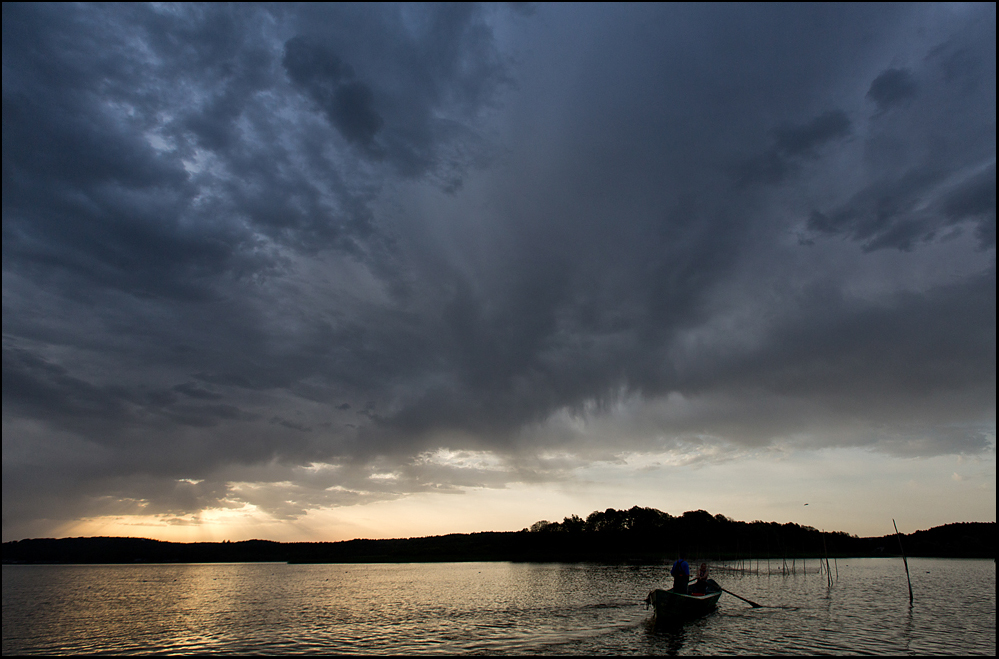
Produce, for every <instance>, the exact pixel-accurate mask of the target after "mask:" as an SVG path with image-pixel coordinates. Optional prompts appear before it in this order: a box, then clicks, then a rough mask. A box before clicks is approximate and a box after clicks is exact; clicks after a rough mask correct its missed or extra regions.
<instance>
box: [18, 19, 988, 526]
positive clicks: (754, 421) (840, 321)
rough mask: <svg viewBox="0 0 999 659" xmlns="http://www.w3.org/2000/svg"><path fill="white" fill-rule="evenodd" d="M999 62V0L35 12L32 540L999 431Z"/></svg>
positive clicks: (27, 240)
mask: <svg viewBox="0 0 999 659" xmlns="http://www.w3.org/2000/svg"><path fill="white" fill-rule="evenodd" d="M995 61H996V54H995V8H994V5H967V6H965V5H962V6H952V5H944V6H934V5H929V6H925V5H906V6H900V5H889V6H876V7H868V6H866V5H856V6H850V7H843V6H824V5H818V6H815V5H807V6H799V5H791V6H780V7H766V8H764V7H754V6H737V7H724V8H723V7H718V6H707V7H702V6H671V5H667V6H637V7H625V8H618V7H616V6H576V7H567V8H564V7H558V6H540V7H537V8H535V10H534V11H529V12H519V11H517V10H516V9H511V8H501V7H498V6H486V7H481V6H475V5H460V6H457V5H455V6H440V7H437V6H435V7H430V6H361V5H350V6H344V5H332V6H323V7H312V6H301V7H298V6H296V7H289V8H287V9H286V8H284V7H283V6H282V7H270V6H266V7H265V6H257V5H236V6H218V5H207V6H201V5H185V6H181V7H176V8H170V7H161V6H159V5H134V6H133V5H128V6H107V5H97V6H91V5H80V6H72V7H69V6H61V5H57V6H36V5H4V8H3V62H4V65H3V66H4V73H3V288H4V297H3V331H4V338H3V483H4V485H3V489H4V498H3V500H4V504H3V507H4V513H3V519H4V538H5V539H8V538H9V537H22V536H23V535H24V534H26V533H27V532H28V531H27V529H31V532H32V533H34V534H38V532H39V531H38V530H39V529H42V530H44V529H45V528H48V527H47V526H46V525H49V526H51V527H54V526H55V525H58V523H60V522H61V521H64V520H68V519H76V518H80V517H86V516H95V515H104V514H135V513H138V512H142V513H143V514H157V515H163V516H165V517H164V518H167V517H169V518H172V519H176V520H179V522H178V523H180V522H182V521H183V520H185V519H189V516H190V515H192V514H196V513H198V512H199V511H203V510H207V509H212V508H238V507H240V506H243V505H246V504H252V505H254V506H257V507H258V508H259V509H261V510H264V511H266V512H269V513H270V514H272V515H274V516H275V517H276V518H279V519H295V518H297V517H299V516H301V515H302V514H305V512H306V511H308V510H312V509H316V508H322V507H327V506H341V505H351V504H357V503H364V502H370V501H376V500H385V499H390V498H394V497H401V496H406V495H407V494H411V493H414V492H431V491H439V492H448V491H461V490H462V488H467V487H487V488H502V487H505V486H507V485H508V484H510V483H514V482H558V481H559V480H561V479H565V478H570V477H571V473H572V470H573V469H574V468H576V467H578V466H579V465H583V464H587V463H588V462H589V461H593V460H608V459H615V457H614V456H621V455H626V454H629V453H630V454H637V453H656V452H659V453H667V452H669V451H671V450H678V449H677V447H679V446H686V447H689V446H691V445H692V444H691V443H694V444H696V445H698V446H703V447H740V448H745V449H747V450H748V449H754V448H761V447H763V448H765V447H768V446H774V445H776V444H781V445H789V446H796V447H800V448H801V449H804V450H810V449H816V448H827V447H838V446H860V447H870V448H871V449H872V450H875V451H878V452H881V453H884V454H886V455H899V456H930V455H946V454H967V455H971V454H979V453H982V452H983V451H989V450H994V442H995V363H996V362H995V345H996V335H995V299H996V296H995V293H996V290H995V223H996V203H995V180H996V178H995V177H996V170H995V144H996V139H995V79H996V77H995ZM720 450H721V449H719V451H720ZM728 450H729V449H728V448H726V449H725V451H728ZM722 452H724V451H722ZM718 454H719V452H718V451H716V450H714V449H711V450H709V449H707V448H706V449H704V450H703V451H700V452H699V453H698V455H703V456H705V457H703V459H704V460H710V459H712V458H711V457H710V456H712V455H718ZM553 456H555V457H553ZM558 456H561V457H558ZM699 459H700V458H699ZM171 516H172V517H171Z"/></svg>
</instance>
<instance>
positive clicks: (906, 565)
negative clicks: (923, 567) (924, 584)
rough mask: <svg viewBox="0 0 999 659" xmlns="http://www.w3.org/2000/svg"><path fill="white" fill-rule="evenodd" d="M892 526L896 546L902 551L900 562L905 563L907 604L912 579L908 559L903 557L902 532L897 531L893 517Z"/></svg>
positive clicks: (910, 594) (910, 593)
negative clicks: (907, 587) (907, 592)
mask: <svg viewBox="0 0 999 659" xmlns="http://www.w3.org/2000/svg"><path fill="white" fill-rule="evenodd" d="M891 524H892V526H894V527H895V537H897V538H898V548H899V549H900V550H901V551H902V563H903V564H904V565H905V581H906V582H907V583H908V584H909V604H910V605H911V604H912V579H910V578H909V561H908V560H907V559H906V558H905V549H904V548H903V547H902V534H901V533H899V532H898V524H896V523H895V520H894V519H893V520H892V521H891Z"/></svg>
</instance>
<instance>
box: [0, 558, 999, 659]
mask: <svg viewBox="0 0 999 659" xmlns="http://www.w3.org/2000/svg"><path fill="white" fill-rule="evenodd" d="M774 567H775V568H776V565H775V566H774ZM808 567H809V570H810V573H809V574H807V575H802V574H800V565H799V566H798V568H799V574H797V575H792V576H781V575H773V576H766V575H764V574H760V575H756V574H743V573H736V572H733V573H729V572H725V571H723V570H721V569H717V570H715V571H714V573H713V576H714V577H715V578H716V579H717V580H718V581H719V582H720V583H721V584H722V586H723V587H725V588H727V589H728V590H731V591H733V592H735V593H738V594H740V595H742V596H744V597H747V598H749V599H751V600H754V601H756V602H758V603H760V604H765V605H768V606H767V608H762V609H753V608H751V607H750V606H749V605H747V604H745V603H743V602H742V601H740V600H738V599H736V598H734V597H732V596H730V595H727V594H725V595H722V598H721V600H720V602H719V606H718V610H717V611H716V612H715V613H712V614H710V615H708V616H707V617H704V618H702V619H700V620H698V621H695V622H692V623H688V624H687V625H685V626H683V627H682V628H680V629H679V630H661V629H656V628H655V627H654V626H653V625H652V624H651V619H652V616H651V613H652V612H651V611H646V610H645V607H644V605H643V604H642V600H643V599H644V598H645V595H646V593H647V592H648V591H649V590H650V589H651V588H653V587H656V586H659V585H662V584H663V583H664V579H665V573H666V570H665V569H664V568H663V566H631V567H629V566H600V565H575V564H524V563H446V564H401V565H284V564H221V565H220V564H199V565H103V566H46V565H41V566H19V565H13V566H11V565H5V566H3V654H4V655H10V654H31V653H38V654H81V653H87V654H96V653H103V654H130V653H143V654H147V653H170V654H195V653H197V654H202V653H216V654H222V653H240V654H243V653H257V654H293V653H294V654H309V653H312V654H325V653H351V654H435V653H437V654H463V653H467V654H500V655H502V654H506V655H518V654H521V655H522V654H547V655H558V654H573V655H589V654H596V655H607V654H640V655H649V654H653V655H657V654H680V655H704V654H766V655H771V654H884V655H895V654H902V655H906V654H908V655H912V654H982V655H995V654H996V631H995V623H996V579H995V576H996V567H995V563H994V562H993V561H988V560H951V559H918V558H917V559H910V561H909V568H910V571H911V573H912V577H913V590H914V591H915V604H914V605H913V606H912V607H911V608H910V607H909V602H908V591H907V589H906V585H905V572H904V569H903V567H902V562H901V560H899V559H847V560H840V561H839V566H838V567H839V580H838V581H837V582H836V583H834V585H833V586H832V587H831V588H829V587H827V585H826V577H825V576H824V575H819V574H818V573H816V572H815V571H814V570H815V567H816V564H815V563H814V562H812V563H810V565H809V566H808ZM765 569H766V566H765V565H764V566H763V569H762V571H765ZM771 607H772V608H771Z"/></svg>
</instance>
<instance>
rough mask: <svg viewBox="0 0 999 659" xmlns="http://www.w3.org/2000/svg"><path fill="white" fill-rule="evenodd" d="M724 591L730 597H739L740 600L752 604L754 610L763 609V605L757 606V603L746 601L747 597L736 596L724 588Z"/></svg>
mask: <svg viewBox="0 0 999 659" xmlns="http://www.w3.org/2000/svg"><path fill="white" fill-rule="evenodd" d="M722 590H723V591H725V592H726V593H728V594H729V595H731V596H732V597H738V598H739V599H741V600H742V601H743V602H748V603H749V604H752V605H753V608H754V609H762V608H763V605H762V604H757V603H756V602H754V601H753V600H747V599H746V598H745V597H743V596H742V595H736V594H735V593H733V592H732V591H731V590H725V589H724V588H722Z"/></svg>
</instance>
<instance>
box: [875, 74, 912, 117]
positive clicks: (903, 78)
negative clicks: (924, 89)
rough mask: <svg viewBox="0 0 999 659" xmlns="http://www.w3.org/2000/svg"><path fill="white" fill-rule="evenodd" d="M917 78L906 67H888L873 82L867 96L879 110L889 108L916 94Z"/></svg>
mask: <svg viewBox="0 0 999 659" xmlns="http://www.w3.org/2000/svg"><path fill="white" fill-rule="evenodd" d="M916 89H917V86H916V80H915V79H914V78H913V77H912V73H910V72H909V71H908V70H906V69H888V70H887V71H885V72H884V73H882V74H881V75H879V76H878V77H877V78H875V79H874V82H872V83H871V88H870V89H868V90H867V98H869V99H871V100H872V101H874V102H875V103H876V104H877V106H878V109H879V110H882V111H884V110H887V109H888V108H890V107H891V106H893V105H898V104H899V103H901V102H903V101H905V100H906V99H909V98H912V97H913V96H915V95H916Z"/></svg>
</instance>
